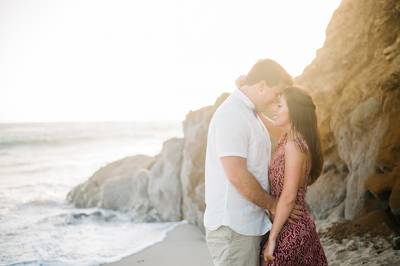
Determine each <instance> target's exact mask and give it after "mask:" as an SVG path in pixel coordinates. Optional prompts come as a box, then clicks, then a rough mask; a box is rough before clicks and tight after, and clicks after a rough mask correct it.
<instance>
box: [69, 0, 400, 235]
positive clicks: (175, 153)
mask: <svg viewBox="0 0 400 266" xmlns="http://www.w3.org/2000/svg"><path fill="white" fill-rule="evenodd" d="M399 54H400V1H398V0H397V1H394V0H393V1H389V0H387V1H382V0H380V1H376V0H367V1H361V0H344V1H343V2H342V3H341V5H340V7H339V8H338V9H337V10H336V12H335V13H334V15H333V17H332V20H331V22H330V24H329V26H328V28H327V31H326V41H325V43H324V45H323V47H322V48H321V49H319V50H318V51H317V56H316V58H315V59H314V60H313V62H312V63H311V64H310V65H309V66H308V67H307V68H306V69H305V70H304V73H303V74H302V75H301V76H300V77H298V78H297V79H296V82H297V83H298V84H300V85H302V86H304V88H306V89H307V90H309V91H310V93H311V94H312V96H313V98H314V100H315V102H316V104H317V108H318V116H319V125H320V130H321V134H322V141H323V149H324V155H325V164H324V172H323V175H322V176H321V177H320V178H319V179H318V180H317V182H316V183H314V184H313V185H312V186H311V187H310V188H309V190H308V195H307V201H308V203H309V205H310V207H311V209H312V211H313V213H314V215H315V216H316V217H317V218H318V219H329V220H331V221H335V220H339V219H342V218H347V219H353V218H354V219H355V218H357V219H358V218H359V217H361V216H363V215H369V213H371V212H374V213H377V212H378V213H380V215H383V216H385V219H386V218H387V219H389V220H393V217H395V218H396V217H397V219H399V217H400V177H399V175H400V165H399V163H400V118H399V115H400V56H399ZM226 96H227V95H222V96H221V97H220V98H219V99H218V100H217V102H216V103H215V104H214V105H212V106H208V107H204V108H202V109H200V110H197V111H193V112H190V113H189V114H188V115H187V116H186V119H185V121H184V123H183V128H184V139H183V140H180V139H173V140H169V141H167V142H166V143H165V144H164V147H163V150H162V151H161V153H160V155H159V156H157V157H156V158H149V157H143V156H141V157H140V158H138V157H136V156H134V157H131V158H127V159H124V160H121V161H118V162H115V163H113V164H110V165H109V166H107V167H105V168H103V169H100V170H99V171H98V172H96V173H95V174H94V175H93V177H92V178H90V179H89V180H88V181H87V182H85V183H84V184H81V185H79V186H77V187H76V188H75V189H74V190H72V191H71V192H70V193H69V195H68V199H69V200H70V201H71V202H73V203H74V204H75V205H76V206H78V207H93V206H99V207H104V208H112V209H117V210H121V211H127V212H133V213H135V214H136V215H138V216H140V217H147V218H144V219H145V220H146V219H147V220H155V221H176V220H179V219H186V220H188V221H190V222H192V223H195V224H197V225H198V226H199V227H201V228H202V226H203V225H202V224H203V222H202V220H203V212H204V207H205V206H204V156H205V149H206V136H207V129H208V123H209V121H210V118H211V116H212V114H213V112H214V111H215V109H216V107H217V106H218V105H219V104H220V103H221V102H222V101H223V100H224V99H225V98H226ZM374 215H375V214H374ZM375 216H376V215H375ZM375 216H374V217H375ZM361 220H363V219H361ZM364 220H365V219H364ZM375 220H377V221H379V219H375ZM399 220H400V219H399Z"/></svg>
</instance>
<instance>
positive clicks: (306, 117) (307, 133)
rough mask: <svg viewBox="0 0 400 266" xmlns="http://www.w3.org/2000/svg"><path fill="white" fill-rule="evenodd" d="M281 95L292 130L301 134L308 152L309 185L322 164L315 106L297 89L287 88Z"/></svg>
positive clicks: (316, 175) (306, 94)
mask: <svg viewBox="0 0 400 266" xmlns="http://www.w3.org/2000/svg"><path fill="white" fill-rule="evenodd" d="M282 94H283V96H284V97H285V99H286V102H287V106H288V109H289V119H290V121H291V123H292V127H293V128H292V129H293V131H294V132H295V133H300V134H301V137H303V138H304V140H305V142H306V143H307V145H308V149H309V151H310V156H311V169H310V175H309V178H308V182H307V183H308V185H311V184H312V183H314V181H315V180H316V179H317V178H318V177H319V175H320V174H321V171H322V165H323V163H324V159H323V156H322V150H321V140H320V135H319V131H318V126H317V114H316V111H315V104H314V102H313V100H312V98H311V96H310V95H309V94H308V93H307V92H305V91H304V90H302V89H300V88H298V87H288V88H286V89H285V90H284V91H283V93H282Z"/></svg>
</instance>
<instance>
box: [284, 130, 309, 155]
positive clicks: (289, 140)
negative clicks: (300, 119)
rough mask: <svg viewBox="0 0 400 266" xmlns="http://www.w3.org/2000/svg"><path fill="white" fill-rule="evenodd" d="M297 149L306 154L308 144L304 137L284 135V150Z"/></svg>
mask: <svg viewBox="0 0 400 266" xmlns="http://www.w3.org/2000/svg"><path fill="white" fill-rule="evenodd" d="M286 149H289V150H297V151H299V152H301V153H304V154H307V153H308V145H307V142H306V141H305V139H304V138H303V137H302V136H299V135H295V136H292V135H288V134H287V136H286V141H285V150H286Z"/></svg>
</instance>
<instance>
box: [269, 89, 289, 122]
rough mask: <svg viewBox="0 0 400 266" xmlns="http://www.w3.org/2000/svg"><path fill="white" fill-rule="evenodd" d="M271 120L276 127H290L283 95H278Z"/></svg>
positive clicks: (287, 109)
mask: <svg viewBox="0 0 400 266" xmlns="http://www.w3.org/2000/svg"><path fill="white" fill-rule="evenodd" d="M273 120H274V122H275V125H276V126H278V127H285V128H289V127H290V117H289V108H288V106H287V102H286V98H285V96H283V95H281V96H279V98H278V100H277V102H276V104H275V106H274V108H273Z"/></svg>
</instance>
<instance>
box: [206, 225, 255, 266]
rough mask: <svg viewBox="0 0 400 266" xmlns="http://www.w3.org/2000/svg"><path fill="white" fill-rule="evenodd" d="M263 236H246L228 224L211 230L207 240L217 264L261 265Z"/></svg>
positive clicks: (222, 265) (231, 265) (228, 265)
mask: <svg viewBox="0 0 400 266" xmlns="http://www.w3.org/2000/svg"><path fill="white" fill-rule="evenodd" d="M261 238H262V236H245V235H241V234H238V233H236V232H235V231H233V230H232V229H230V228H229V227H228V226H220V227H219V228H218V229H216V230H213V231H210V230H207V229H206V240H207V246H208V250H209V251H210V254H211V257H212V259H213V262H214V265H215V266H259V264H260V241H261Z"/></svg>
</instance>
